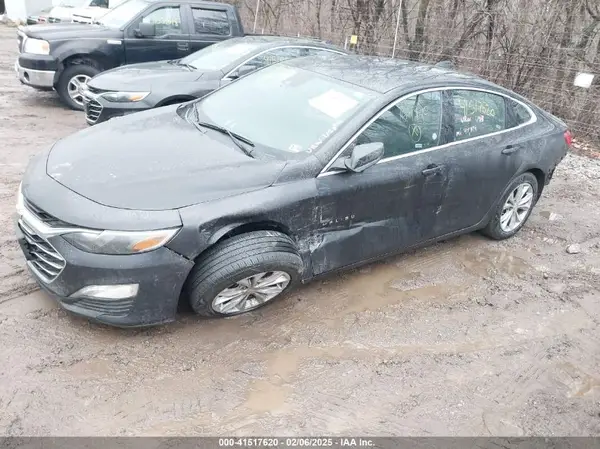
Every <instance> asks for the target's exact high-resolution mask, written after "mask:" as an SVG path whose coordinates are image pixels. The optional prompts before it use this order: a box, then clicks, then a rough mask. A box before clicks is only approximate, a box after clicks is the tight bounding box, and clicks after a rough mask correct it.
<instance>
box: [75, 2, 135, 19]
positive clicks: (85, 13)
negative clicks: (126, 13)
mask: <svg viewBox="0 0 600 449" xmlns="http://www.w3.org/2000/svg"><path fill="white" fill-rule="evenodd" d="M124 1H125V0H88V2H87V3H88V4H87V5H86V6H85V7H82V8H76V9H75V11H73V14H72V19H71V20H72V22H75V23H94V22H95V21H96V20H98V19H99V18H100V17H102V16H103V15H104V14H106V13H107V12H108V11H109V10H111V9H112V8H114V7H116V6H118V5H120V4H121V3H123V2H124Z"/></svg>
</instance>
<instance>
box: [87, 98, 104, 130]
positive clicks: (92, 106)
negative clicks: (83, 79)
mask: <svg viewBox="0 0 600 449" xmlns="http://www.w3.org/2000/svg"><path fill="white" fill-rule="evenodd" d="M83 106H84V108H85V118H86V120H87V121H88V123H96V122H97V121H98V118H100V114H101V113H102V105H101V104H100V103H98V102H97V101H96V100H92V99H90V98H87V97H86V96H85V95H84V96H83Z"/></svg>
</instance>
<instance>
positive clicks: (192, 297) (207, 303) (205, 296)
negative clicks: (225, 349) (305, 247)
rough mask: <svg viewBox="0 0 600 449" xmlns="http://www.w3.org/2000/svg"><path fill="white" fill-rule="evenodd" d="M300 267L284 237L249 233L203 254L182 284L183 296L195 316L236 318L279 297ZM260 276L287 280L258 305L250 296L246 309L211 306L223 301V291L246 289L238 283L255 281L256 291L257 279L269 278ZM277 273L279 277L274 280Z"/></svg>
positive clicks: (296, 278) (295, 280)
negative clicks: (220, 300) (183, 285)
mask: <svg viewBox="0 0 600 449" xmlns="http://www.w3.org/2000/svg"><path fill="white" fill-rule="evenodd" d="M302 267H303V264H302V258H301V257H300V255H299V254H298V252H297V250H296V245H295V244H294V242H293V241H292V239H291V238H289V237H288V236H286V235H285V234H282V233H279V232H275V231H255V232H249V233H247V234H241V235H237V236H234V237H232V238H230V239H227V240H225V241H223V242H221V243H218V244H217V245H215V246H214V247H212V248H210V249H209V250H208V251H207V252H206V254H203V255H201V256H200V258H199V260H198V261H197V262H196V265H195V266H194V268H193V269H192V272H191V273H190V275H189V277H188V279H187V281H186V285H185V287H184V294H185V295H186V296H187V298H188V300H189V302H190V305H191V307H192V309H193V310H194V311H195V312H196V313H197V314H199V315H202V316H207V317H224V316H233V315H239V314H242V313H246V312H249V311H250V310H255V309H257V308H259V307H262V306H264V305H265V304H267V303H270V302H272V301H273V300H274V299H276V298H278V297H280V296H282V294H283V293H285V292H287V291H288V290H289V289H290V288H292V287H293V286H295V285H296V284H297V283H298V282H299V281H300V274H301V272H302ZM263 273H275V274H274V275H273V276H272V278H273V279H275V278H277V279H284V278H285V277H286V276H287V277H288V278H289V280H288V281H287V284H286V283H285V282H281V283H279V284H278V285H277V286H274V287H272V288H271V290H270V291H269V292H270V293H269V295H270V294H271V293H272V290H276V291H278V290H279V289H280V288H282V289H281V291H279V293H277V294H275V295H274V296H273V297H270V298H269V299H267V300H265V301H263V302H262V303H258V304H255V303H257V302H260V301H259V300H258V299H257V298H258V297H254V296H253V294H250V296H248V299H247V301H248V302H247V303H245V302H244V303H243V304H244V305H245V304H248V306H249V307H252V308H249V309H244V310H238V309H236V308H234V309H230V310H220V309H219V306H218V305H216V304H215V303H214V301H218V295H219V294H221V295H222V296H221V298H223V297H224V296H223V294H225V293H226V292H234V291H240V290H239V289H242V290H243V289H244V288H249V287H246V285H244V286H240V285H238V284H237V283H238V282H243V283H244V284H248V283H252V285H254V282H251V281H252V280H256V285H257V287H256V288H259V286H260V281H261V280H263V279H265V280H268V279H269V277H268V275H266V274H265V275H262V274H263ZM277 273H282V274H281V276H279V277H277ZM249 277H252V278H251V279H250V281H244V280H245V279H247V278H249ZM233 286H235V287H236V289H233V288H232V287H233ZM250 288H251V287H250ZM228 294H229V293H227V295H228ZM242 294H244V293H242ZM260 294H261V295H262V298H261V301H262V300H263V299H264V298H265V296H264V294H263V293H262V292H261V293H260ZM234 302H235V300H232V301H229V302H226V303H223V304H222V305H221V307H225V308H226V307H230V306H231V304H233V303H234ZM227 304H229V305H227ZM242 308H243V307H242V306H240V307H239V309H242Z"/></svg>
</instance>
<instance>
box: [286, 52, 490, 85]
mask: <svg viewBox="0 0 600 449" xmlns="http://www.w3.org/2000/svg"><path fill="white" fill-rule="evenodd" d="M284 64H286V65H289V66H294V67H299V68H301V69H304V70H309V71H312V72H315V73H319V74H322V75H325V76H328V77H330V78H335V79H339V80H341V81H345V82H347V83H351V84H355V85H357V86H361V87H364V88H366V89H370V90H373V91H376V92H379V93H385V92H388V91H390V90H392V89H396V88H398V87H402V86H405V85H408V84H413V83H415V82H417V81H419V82H423V83H424V84H428V83H431V84H433V83H436V82H444V83H445V82H452V81H460V82H465V81H472V82H477V84H480V85H490V86H491V83H487V82H486V81H484V80H482V79H481V78H478V77H477V76H475V75H472V74H469V73H461V72H457V71H455V70H452V69H448V68H444V67H441V66H435V65H430V64H424V63H421V62H414V61H406V60H402V59H391V58H381V57H375V56H356V55H335V56H329V57H327V58H323V57H319V56H310V57H306V58H297V59H292V60H288V61H286V62H284Z"/></svg>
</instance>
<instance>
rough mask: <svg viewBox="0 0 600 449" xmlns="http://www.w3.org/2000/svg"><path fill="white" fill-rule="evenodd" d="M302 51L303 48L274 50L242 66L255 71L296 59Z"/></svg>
mask: <svg viewBox="0 0 600 449" xmlns="http://www.w3.org/2000/svg"><path fill="white" fill-rule="evenodd" d="M303 50H304V49H303V48H298V47H289V48H276V49H274V50H271V51H267V52H265V53H263V54H261V55H258V56H257V57H255V58H252V59H251V60H250V61H248V62H247V63H246V64H244V66H252V67H254V68H255V69H260V68H263V67H266V66H269V65H271V64H276V63H278V62H282V61H285V60H286V59H292V58H298V57H300V56H302V51H303Z"/></svg>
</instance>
